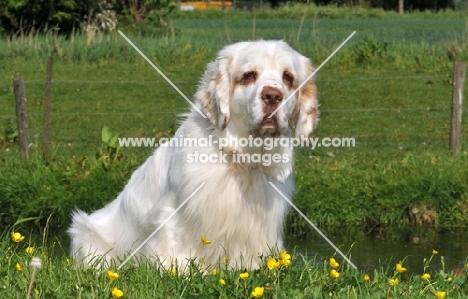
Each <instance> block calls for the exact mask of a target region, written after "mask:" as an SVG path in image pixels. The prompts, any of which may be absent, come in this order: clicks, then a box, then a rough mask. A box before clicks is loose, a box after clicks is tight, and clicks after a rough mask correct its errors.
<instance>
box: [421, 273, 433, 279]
mask: <svg viewBox="0 0 468 299" xmlns="http://www.w3.org/2000/svg"><path fill="white" fill-rule="evenodd" d="M430 278H431V274H429V273H424V274H423V275H421V279H422V280H428V279H430Z"/></svg>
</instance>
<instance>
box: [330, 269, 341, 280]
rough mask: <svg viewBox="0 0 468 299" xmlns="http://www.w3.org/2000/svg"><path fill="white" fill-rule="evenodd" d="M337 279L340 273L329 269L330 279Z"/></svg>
mask: <svg viewBox="0 0 468 299" xmlns="http://www.w3.org/2000/svg"><path fill="white" fill-rule="evenodd" d="M338 277H340V273H338V271H336V270H335V269H331V270H330V278H333V279H337V278H338Z"/></svg>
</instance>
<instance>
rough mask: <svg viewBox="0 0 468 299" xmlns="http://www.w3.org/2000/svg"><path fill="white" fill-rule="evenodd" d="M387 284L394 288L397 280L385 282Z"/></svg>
mask: <svg viewBox="0 0 468 299" xmlns="http://www.w3.org/2000/svg"><path fill="white" fill-rule="evenodd" d="M387 284H388V285H389V286H391V287H394V286H396V285H397V284H398V278H392V279H389V280H388V281H387Z"/></svg>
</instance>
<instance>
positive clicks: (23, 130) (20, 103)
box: [13, 75, 29, 158]
mask: <svg viewBox="0 0 468 299" xmlns="http://www.w3.org/2000/svg"><path fill="white" fill-rule="evenodd" d="M13 88H14V90H15V100H16V118H17V120H18V140H19V146H20V153H21V157H23V158H27V157H28V155H29V141H28V114H27V111H26V90H25V88H24V80H23V76H22V75H15V77H14V78H13Z"/></svg>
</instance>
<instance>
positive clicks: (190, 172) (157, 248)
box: [68, 40, 318, 269]
mask: <svg viewBox="0 0 468 299" xmlns="http://www.w3.org/2000/svg"><path fill="white" fill-rule="evenodd" d="M312 71H313V67H312V65H311V63H310V61H309V59H307V58H306V57H304V56H302V55H301V54H299V53H298V52H296V51H295V50H293V49H292V48H291V47H289V46H288V45H287V44H286V43H285V42H283V41H263V40H261V41H253V42H240V43H236V44H233V45H230V46H227V47H225V48H224V49H223V50H222V51H221V52H220V53H219V54H218V56H217V59H216V60H215V61H213V62H211V63H209V64H208V65H207V67H206V70H205V73H204V75H203V78H202V80H201V83H200V86H199V88H198V91H197V93H196V94H195V98H196V104H195V106H196V107H197V108H198V110H200V111H202V112H203V114H204V115H202V114H200V113H199V112H198V111H197V109H195V108H193V109H191V111H190V113H188V114H187V115H185V120H184V121H183V123H182V124H181V126H180V128H179V129H178V130H177V132H176V134H175V138H177V139H182V138H185V139H187V138H191V139H192V140H195V139H196V140H202V139H205V140H212V141H213V142H212V144H211V145H206V144H195V145H194V144H192V145H191V146H175V145H174V144H172V146H162V147H160V148H159V149H158V150H156V152H155V153H154V154H153V155H152V156H151V157H150V158H148V160H147V161H146V162H145V163H144V164H143V165H142V166H141V167H140V168H138V169H137V170H136V171H135V172H134V173H133V175H132V177H131V179H130V181H129V182H128V184H127V185H126V186H125V188H124V190H123V191H122V193H120V195H119V196H118V197H117V198H116V199H115V200H114V201H112V202H111V203H109V204H108V205H106V206H105V207H104V208H102V209H100V210H98V211H95V212H94V213H92V214H90V215H88V214H86V213H84V212H82V211H77V212H75V213H74V215H73V223H72V225H71V227H70V229H69V230H68V232H69V234H70V236H71V249H72V254H73V257H74V259H75V260H77V261H82V262H83V263H84V264H85V265H90V264H92V263H93V261H94V260H95V259H96V257H99V259H100V257H103V259H104V261H106V262H109V261H110V260H111V259H113V260H115V261H116V262H117V263H119V261H120V262H121V261H122V259H123V258H125V256H128V254H130V253H131V252H132V251H133V250H135V249H136V248H137V247H139V246H140V245H142V243H143V242H144V241H145V240H146V239H147V238H148V237H149V236H150V235H151V234H152V233H153V232H154V231H155V230H156V228H158V227H159V226H160V225H161V224H163V223H164V222H165V221H166V220H167V219H168V217H169V216H170V215H171V214H172V213H173V212H174V211H175V210H176V209H178V208H179V206H181V204H182V203H183V202H184V201H185V200H186V199H187V198H189V196H191V195H192V193H193V192H194V191H195V190H196V189H197V188H199V187H200V186H201V185H202V184H204V185H203V186H202V187H201V188H199V190H198V191H197V192H196V193H195V194H193V196H192V197H191V198H190V199H189V200H188V201H187V202H186V204H185V205H183V206H182V207H181V208H180V210H178V211H177V213H175V214H174V215H173V217H171V218H170V219H169V221H167V222H166V223H165V224H164V225H163V226H162V227H161V228H160V230H159V231H158V232H157V233H156V234H154V235H153V236H152V237H151V238H150V239H149V240H148V241H147V242H146V243H145V244H144V245H143V246H142V247H141V248H140V250H139V251H138V254H137V255H136V257H146V258H156V259H157V260H159V261H161V263H162V264H163V265H164V266H165V267H167V268H171V267H183V266H184V265H186V264H187V261H189V260H193V259H198V261H201V262H203V263H204V265H206V266H207V267H210V266H216V265H217V264H218V263H219V262H220V261H221V262H223V263H224V262H225V261H228V263H229V266H232V267H233V268H238V269H240V268H258V267H259V265H260V264H261V258H260V256H261V255H263V256H267V255H269V254H270V253H271V252H272V251H273V252H274V251H278V250H282V249H283V242H282V230H283V224H284V219H285V216H286V212H287V210H288V203H287V202H286V201H285V200H284V199H283V198H282V196H281V195H280V194H279V193H278V192H277V191H276V190H275V189H274V188H272V186H271V185H270V184H269V182H272V183H273V184H274V185H275V186H276V187H277V188H278V189H279V190H281V192H282V193H283V194H284V195H286V196H287V197H288V198H291V196H292V194H293V190H294V183H293V172H292V171H293V169H292V167H293V150H292V148H291V147H285V146H280V145H278V144H276V145H275V146H273V147H271V146H270V147H266V146H265V145H260V146H259V145H258V144H259V143H258V142H255V144H251V143H252V142H250V144H245V142H244V143H241V142H240V139H242V138H244V140H247V139H248V138H250V140H251V141H252V140H255V141H266V140H267V139H270V141H271V140H277V139H278V138H286V137H291V136H292V135H291V134H292V129H293V128H295V136H296V137H301V136H302V137H308V136H309V135H310V134H311V133H312V131H313V130H314V128H315V126H316V124H317V120H318V102H317V90H316V86H315V84H314V83H313V81H309V82H307V84H305V85H304V86H303V87H302V88H301V90H299V91H298V92H297V93H296V94H295V95H294V96H293V97H292V98H291V99H290V100H289V101H287V102H286V103H285V104H284V105H283V106H282V107H281V108H280V109H279V110H278V111H277V112H276V113H275V114H274V115H273V116H272V117H271V118H270V117H269V116H271V114H272V113H273V112H274V110H276V109H277V108H278V107H279V105H280V104H281V103H282V102H283V101H285V100H286V98H287V97H288V96H289V95H291V94H292V93H293V92H294V90H295V89H296V88H297V87H298V86H299V85H301V83H303V82H304V81H305V80H306V78H307V77H308V76H309V75H310V74H311V73H312ZM193 138H195V139H193ZM210 138H211V139H210ZM223 139H224V140H230V143H229V144H226V143H225V142H221V140H223ZM236 140H239V142H238V143H237V142H235V141H236ZM221 144H222V145H221ZM203 157H205V158H206V157H210V159H209V160H208V161H207V159H205V160H204V161H203V159H202V158H203ZM216 157H218V159H214V158H216ZM271 157H276V159H275V158H273V159H270V158H271ZM198 158H200V159H198ZM210 161H211V162H210ZM268 161H270V163H268ZM202 238H203V241H202ZM210 242H211V243H210ZM208 243H210V244H208Z"/></svg>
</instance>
